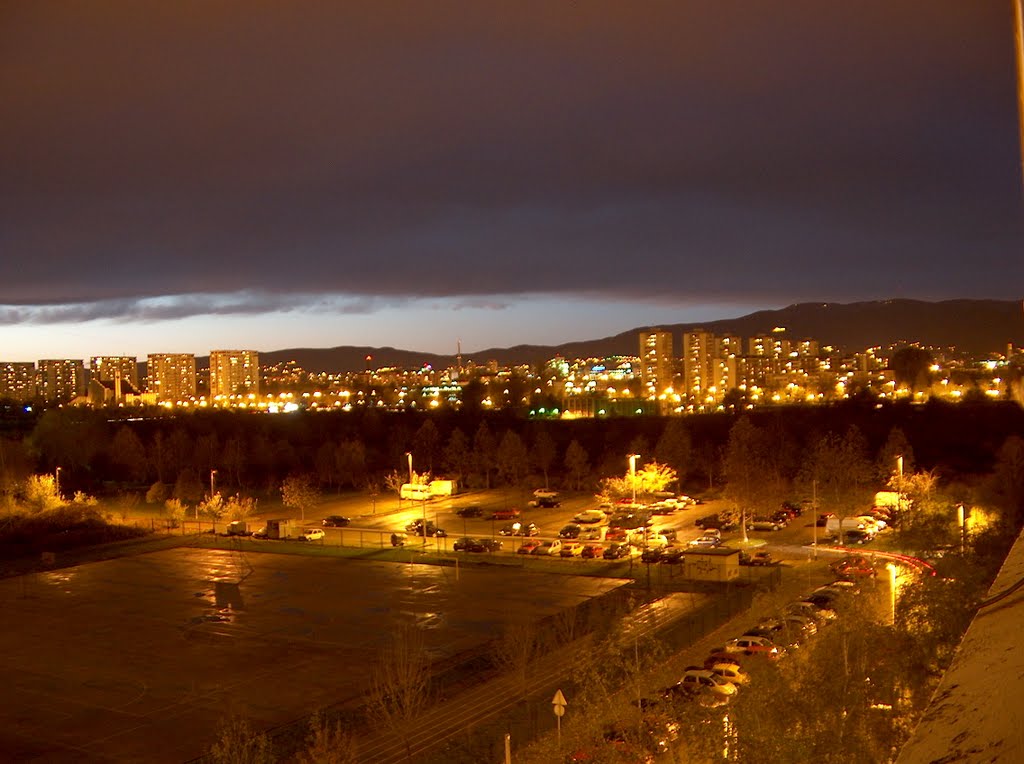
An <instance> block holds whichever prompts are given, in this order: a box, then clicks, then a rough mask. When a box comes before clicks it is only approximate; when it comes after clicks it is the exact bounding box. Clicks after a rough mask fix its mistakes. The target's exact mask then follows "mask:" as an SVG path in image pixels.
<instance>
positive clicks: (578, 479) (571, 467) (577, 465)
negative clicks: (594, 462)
mask: <svg viewBox="0 0 1024 764" xmlns="http://www.w3.org/2000/svg"><path fill="white" fill-rule="evenodd" d="M565 469H566V470H567V471H568V472H569V477H570V478H571V479H572V483H573V486H575V488H576V490H577V491H578V490H580V486H581V485H582V483H583V478H585V477H586V476H587V475H588V474H590V457H589V456H588V455H587V452H586V449H584V448H583V446H581V445H580V444H579V441H577V440H573V441H572V442H571V443H570V444H569V447H568V448H567V449H566V450H565Z"/></svg>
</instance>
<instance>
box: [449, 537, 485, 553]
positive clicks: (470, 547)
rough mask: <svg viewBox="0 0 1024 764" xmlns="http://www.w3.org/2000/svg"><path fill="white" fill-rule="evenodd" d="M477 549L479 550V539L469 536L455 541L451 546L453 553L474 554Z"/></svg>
mask: <svg viewBox="0 0 1024 764" xmlns="http://www.w3.org/2000/svg"><path fill="white" fill-rule="evenodd" d="M478 548H480V539H475V538H471V537H469V536H466V537H464V538H460V539H456V540H455V543H453V544H452V551H453V552H475V551H476V550H477V549H478Z"/></svg>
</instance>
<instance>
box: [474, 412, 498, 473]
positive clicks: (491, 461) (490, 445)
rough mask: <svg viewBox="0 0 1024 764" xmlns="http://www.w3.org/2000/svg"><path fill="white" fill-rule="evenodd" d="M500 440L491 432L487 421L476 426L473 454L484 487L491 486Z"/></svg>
mask: <svg viewBox="0 0 1024 764" xmlns="http://www.w3.org/2000/svg"><path fill="white" fill-rule="evenodd" d="M497 454H498V442H497V440H496V439H495V437H494V435H493V434H492V433H491V428H490V427H488V426H487V422H481V423H480V426H479V427H477V428H476V435H474V436H473V455H474V456H475V460H474V461H475V462H476V464H475V467H476V472H477V474H478V475H480V476H481V477H482V478H483V480H482V481H481V482H483V485H484V488H487V489H490V487H491V472H492V471H493V470H494V468H495V466H496V461H497Z"/></svg>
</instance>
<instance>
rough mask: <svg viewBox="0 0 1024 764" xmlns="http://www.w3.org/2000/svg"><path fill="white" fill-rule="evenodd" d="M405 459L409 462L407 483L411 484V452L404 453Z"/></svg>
mask: <svg viewBox="0 0 1024 764" xmlns="http://www.w3.org/2000/svg"><path fill="white" fill-rule="evenodd" d="M405 458H406V459H408V460H409V482H410V483H411V482H413V479H412V451H406V452H405Z"/></svg>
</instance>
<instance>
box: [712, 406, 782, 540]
mask: <svg viewBox="0 0 1024 764" xmlns="http://www.w3.org/2000/svg"><path fill="white" fill-rule="evenodd" d="M725 475H726V479H727V480H728V483H727V484H726V487H725V495H726V497H727V498H728V499H729V500H730V501H731V502H732V503H733V504H734V505H735V506H736V509H737V510H738V511H739V512H740V524H741V526H742V529H743V538H744V539H746V533H747V526H746V523H747V513H748V512H754V513H755V514H760V513H765V514H766V513H767V512H768V511H770V510H771V509H772V508H774V507H777V506H778V505H779V504H780V503H781V502H782V500H783V499H784V498H785V481H784V478H783V476H782V475H781V474H780V472H779V465H778V463H777V461H776V459H775V454H774V451H773V449H772V447H771V443H770V439H769V437H768V435H767V433H766V432H765V431H764V430H762V429H761V428H759V427H757V426H756V425H754V423H753V422H752V421H751V420H750V417H748V416H743V417H740V418H739V419H738V420H736V422H735V424H733V426H732V428H731V429H730V430H729V442H728V444H727V445H726V449H725Z"/></svg>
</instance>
